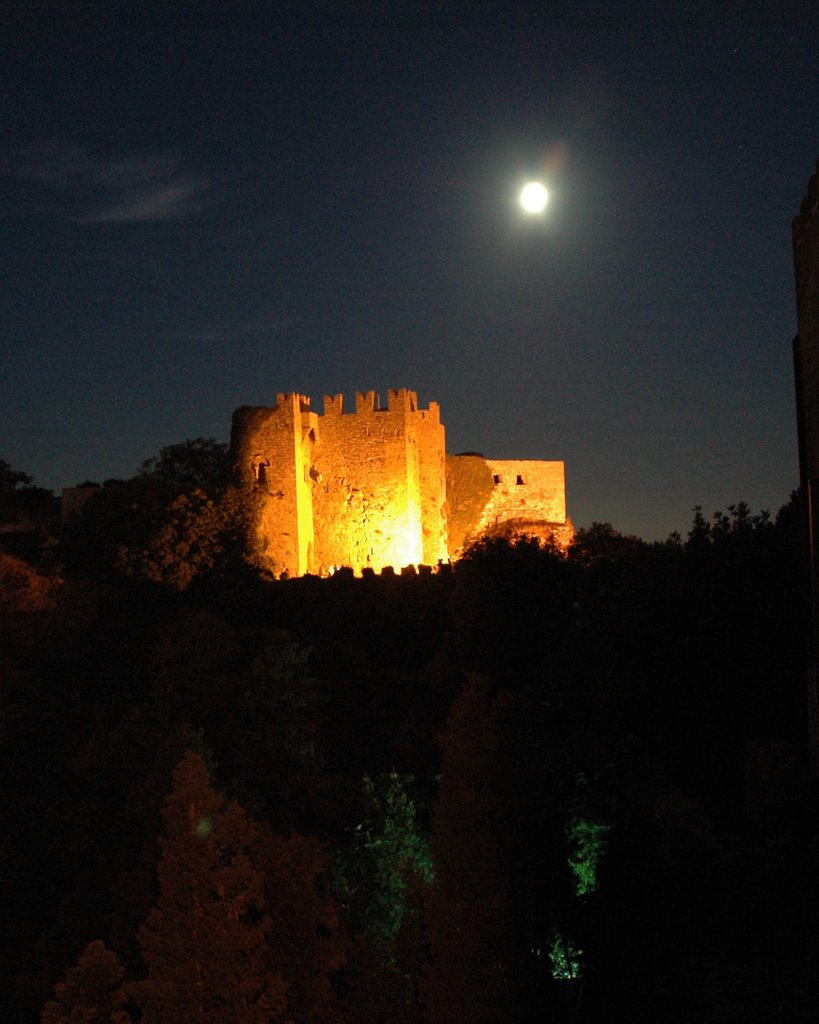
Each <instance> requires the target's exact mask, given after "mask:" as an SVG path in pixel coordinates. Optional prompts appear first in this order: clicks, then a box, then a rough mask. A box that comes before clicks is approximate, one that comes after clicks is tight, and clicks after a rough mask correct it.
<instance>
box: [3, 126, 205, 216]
mask: <svg viewBox="0 0 819 1024" xmlns="http://www.w3.org/2000/svg"><path fill="white" fill-rule="evenodd" d="M7 173H8V174H9V175H10V176H12V177H16V178H18V179H20V180H23V181H29V182H39V183H40V184H42V185H43V186H45V187H46V188H47V189H48V190H49V191H51V192H53V193H55V194H56V196H57V197H58V198H59V200H60V202H61V204H62V205H63V206H64V207H65V215H66V216H67V217H68V218H69V219H70V220H72V221H74V222H75V223H77V224H126V223H135V222H140V221H167V220H174V219H177V218H180V217H185V216H188V215H189V214H191V213H193V212H195V211H196V210H197V209H200V208H201V206H202V205H203V204H204V202H205V199H206V193H207V192H208V190H209V188H210V182H209V181H208V179H207V178H205V177H204V176H202V175H195V174H191V173H190V172H188V171H186V170H184V169H182V168H181V167H180V165H179V162H178V161H177V160H176V159H174V158H173V157H172V156H170V155H151V156H132V157H126V158H109V157H105V156H101V155H99V154H96V153H94V152H92V151H91V150H90V149H88V148H86V147H82V146H77V145H73V144H69V143H65V142H62V141H59V140H52V141H50V142H48V143H45V144H43V145H41V146H38V147H36V148H32V149H28V150H25V151H24V152H20V153H18V154H17V157H16V159H13V160H12V162H11V165H10V166H8V168H7Z"/></svg>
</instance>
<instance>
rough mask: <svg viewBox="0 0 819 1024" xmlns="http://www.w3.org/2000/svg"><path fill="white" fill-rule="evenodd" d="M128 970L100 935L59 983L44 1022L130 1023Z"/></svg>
mask: <svg viewBox="0 0 819 1024" xmlns="http://www.w3.org/2000/svg"><path fill="white" fill-rule="evenodd" d="M124 974H125V971H124V970H123V967H122V965H121V964H120V962H119V959H118V958H117V955H116V953H112V952H111V950H109V949H107V948H106V946H105V943H104V942H102V941H100V940H99V939H96V940H95V941H94V942H91V943H89V944H88V945H87V946H86V947H85V949H84V950H83V951H82V953H81V954H80V959H79V961H78V963H77V966H76V967H70V968H69V969H68V971H67V972H66V977H65V981H62V982H60V983H59V984H58V985H57V986H56V990H55V993H54V999H51V1000H49V1001H48V1002H47V1003H46V1005H45V1007H44V1008H43V1013H42V1018H41V1020H42V1024H127V1022H128V1021H129V1020H130V1017H129V1016H128V1014H127V1012H126V1011H125V1010H124V1009H123V1005H122V1004H123V1001H124V992H123V989H122V987H121V983H122V979H123V975H124Z"/></svg>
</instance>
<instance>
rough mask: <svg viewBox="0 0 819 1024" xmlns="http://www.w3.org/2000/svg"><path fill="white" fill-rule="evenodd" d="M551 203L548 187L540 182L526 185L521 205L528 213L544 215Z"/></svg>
mask: <svg viewBox="0 0 819 1024" xmlns="http://www.w3.org/2000/svg"><path fill="white" fill-rule="evenodd" d="M548 202H549V193H548V192H547V191H546V186H545V185H543V184H542V183H541V182H539V181H530V182H529V183H528V185H524V186H523V188H522V189H521V193H520V205H521V206H522V207H523V209H524V210H525V211H526V213H543V211H544V210H545V209H546V204H547V203H548Z"/></svg>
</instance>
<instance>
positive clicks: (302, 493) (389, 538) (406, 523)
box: [231, 388, 570, 576]
mask: <svg viewBox="0 0 819 1024" xmlns="http://www.w3.org/2000/svg"><path fill="white" fill-rule="evenodd" d="M231 450H232V457H233V461H234V465H235V469H236V473H237V476H238V478H239V479H240V480H242V481H244V482H245V483H246V484H247V485H249V486H252V487H254V488H256V489H257V490H259V491H260V492H261V493H262V495H263V500H262V502H261V505H260V511H259V513H258V517H257V520H256V522H255V523H254V524H253V530H254V532H255V539H256V542H257V544H258V547H259V548H260V549H261V552H262V555H263V557H265V558H266V559H268V560H269V562H270V564H271V568H272V569H273V570H274V571H276V572H277V573H279V574H281V573H286V574H287V575H290V576H300V575H303V574H304V573H308V572H310V573H318V574H326V573H330V572H333V571H335V569H336V568H338V567H339V566H349V567H351V568H352V569H353V570H354V571H355V572H356V573H361V572H363V571H364V570H370V569H372V570H375V571H380V570H381V569H383V568H384V567H386V566H393V567H395V568H396V569H401V568H403V567H404V566H408V565H420V564H425V565H436V564H438V563H439V562H447V561H449V559H450V557H452V556H454V555H456V554H457V553H458V552H459V551H460V549H461V547H462V546H463V545H464V544H465V543H467V542H468V541H469V540H474V539H476V538H477V537H479V536H481V535H482V534H483V533H485V532H488V527H490V526H491V527H492V529H493V530H497V528H498V526H499V525H500V526H502V525H503V523H505V522H507V521H508V522H511V521H514V522H515V523H516V524H517V527H516V532H522V531H521V525H520V524H521V523H524V522H525V523H527V524H534V527H536V529H535V528H534V527H533V528H532V529H530V530H529V532H532V533H533V534H535V535H538V536H542V535H543V534H544V530H545V529H546V528H547V527H548V526H549V525H550V524H552V525H553V526H554V527H555V529H559V530H562V531H564V532H565V530H566V516H565V487H564V483H563V463H562V462H560V463H557V462H555V463H540V462H532V461H529V462H521V463H488V462H486V460H484V459H483V458H480V457H468V458H467V461H466V462H464V461H463V457H460V456H453V457H450V458H449V459H448V458H447V456H446V446H445V431H444V426H443V424H442V423H441V415H440V407H439V405H438V403H437V402H430V404H429V408H428V409H419V407H418V396H417V393H416V392H415V391H410V390H409V389H407V388H390V389H389V390H388V391H387V405H386V407H383V406H382V405H381V402H380V399H379V396H378V395H377V393H376V392H375V391H363V392H358V393H357V394H356V396H355V411H354V412H350V413H345V412H344V396H343V395H341V394H336V395H325V396H324V413H323V415H320V414H318V413H316V412H313V411H312V410H311V406H310V399H309V397H308V396H307V395H302V394H299V393H298V392H280V393H278V394H277V395H276V405H275V406H274V407H273V408H266V407H250V406H243V407H242V408H240V409H237V410H236V412H235V413H234V415H233V428H232V433H231ZM459 460H460V461H459ZM478 463H479V465H478ZM493 466H497V467H501V466H502V467H503V468H504V472H506V471H507V470H508V469H510V467H512V466H515V467H518V469H517V470H516V471H515V476H516V477H517V478H518V479H519V480H520V479H522V476H521V472H520V471H519V470H522V467H524V466H525V467H526V469H525V475H526V481H527V486H525V487H522V486H521V485H520V484H519V485H518V486H516V487H514V488H512V489H511V491H510V490H509V489H508V488H507V487H498V486H497V485H496V484H493V483H492V480H493V473H494V476H499V475H500V474H499V473H498V471H497V470H493V469H492V467H493ZM450 490H452V492H453V493H457V496H458V497H457V516H456V520H457V528H456V529H454V530H453V529H450V508H449V503H448V495H449V491H450ZM546 516H548V517H549V518H548V519H546V518H544V517H546ZM569 529H570V527H569ZM523 532H526V531H523Z"/></svg>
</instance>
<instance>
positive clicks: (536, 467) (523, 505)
mask: <svg viewBox="0 0 819 1024" xmlns="http://www.w3.org/2000/svg"><path fill="white" fill-rule="evenodd" d="M447 493H448V495H449V500H450V508H451V510H452V512H451V527H450V537H449V546H450V554H451V556H452V557H453V558H455V557H457V556H458V555H459V554H460V552H461V551H462V550H463V548H464V547H465V546H466V545H468V544H469V543H470V542H472V541H474V540H477V539H478V538H480V537H483V536H487V535H489V534H493V533H511V534H526V535H528V536H533V537H537V538H539V539H542V540H545V539H547V538H548V537H550V536H554V537H555V539H556V540H557V541H558V542H559V543H561V544H566V543H568V541H569V540H570V539H571V534H572V528H571V524H569V523H568V520H567V518H566V481H565V469H564V464H563V463H562V462H539V461H535V460H533V459H519V460H503V461H498V460H492V459H484V458H483V457H482V456H480V455H474V454H471V455H450V456H447Z"/></svg>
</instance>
